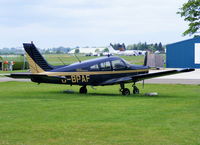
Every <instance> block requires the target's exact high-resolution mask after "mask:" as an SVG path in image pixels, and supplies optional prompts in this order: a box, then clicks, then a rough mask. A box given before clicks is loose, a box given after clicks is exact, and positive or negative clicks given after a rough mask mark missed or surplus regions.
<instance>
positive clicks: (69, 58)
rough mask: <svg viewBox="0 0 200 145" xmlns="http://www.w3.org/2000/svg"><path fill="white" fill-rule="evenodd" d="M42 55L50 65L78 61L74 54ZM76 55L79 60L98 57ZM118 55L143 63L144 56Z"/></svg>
mask: <svg viewBox="0 0 200 145" xmlns="http://www.w3.org/2000/svg"><path fill="white" fill-rule="evenodd" d="M44 57H45V58H46V59H47V61H48V62H49V63H51V64H52V65H63V63H62V61H63V62H64V64H71V63H74V62H78V60H77V58H76V57H75V56H70V55H67V54H59V55H44ZM78 57H79V59H80V60H81V61H84V60H88V59H93V58H99V57H96V56H83V55H79V56H78ZM120 57H121V58H123V59H125V60H126V61H128V62H129V63H131V64H140V65H142V64H143V63H144V56H120ZM60 59H61V60H62V61H61V60H60Z"/></svg>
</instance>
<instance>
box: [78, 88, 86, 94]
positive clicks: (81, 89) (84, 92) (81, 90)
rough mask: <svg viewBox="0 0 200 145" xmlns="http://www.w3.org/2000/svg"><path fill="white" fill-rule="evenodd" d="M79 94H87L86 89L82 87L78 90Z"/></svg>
mask: <svg viewBox="0 0 200 145" xmlns="http://www.w3.org/2000/svg"><path fill="white" fill-rule="evenodd" d="M79 93H80V94H87V88H86V86H82V87H81V88H80V90H79Z"/></svg>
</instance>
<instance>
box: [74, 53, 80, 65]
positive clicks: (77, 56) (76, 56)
mask: <svg viewBox="0 0 200 145" xmlns="http://www.w3.org/2000/svg"><path fill="white" fill-rule="evenodd" d="M74 56H75V57H76V59H77V60H78V61H79V62H80V63H81V60H80V59H79V58H78V56H76V54H74Z"/></svg>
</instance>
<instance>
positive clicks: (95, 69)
mask: <svg viewBox="0 0 200 145" xmlns="http://www.w3.org/2000/svg"><path fill="white" fill-rule="evenodd" d="M90 71H99V66H98V64H95V65H92V66H91V67H90Z"/></svg>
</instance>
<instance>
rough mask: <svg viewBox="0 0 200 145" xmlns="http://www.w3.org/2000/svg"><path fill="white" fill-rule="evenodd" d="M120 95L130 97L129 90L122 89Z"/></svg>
mask: <svg viewBox="0 0 200 145" xmlns="http://www.w3.org/2000/svg"><path fill="white" fill-rule="evenodd" d="M122 95H124V96H129V95H130V90H129V89H128V88H124V89H122Z"/></svg>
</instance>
